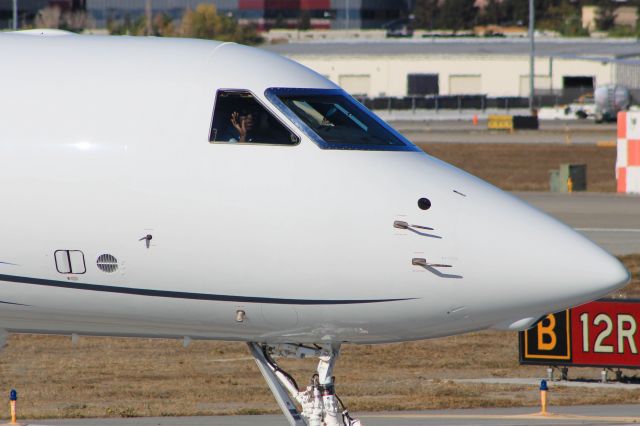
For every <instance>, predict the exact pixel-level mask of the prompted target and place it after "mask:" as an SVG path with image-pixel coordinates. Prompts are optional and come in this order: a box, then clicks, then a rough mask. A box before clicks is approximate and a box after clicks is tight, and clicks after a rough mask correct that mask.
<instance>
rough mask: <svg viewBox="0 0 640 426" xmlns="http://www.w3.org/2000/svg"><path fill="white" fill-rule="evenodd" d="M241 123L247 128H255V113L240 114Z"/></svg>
mask: <svg viewBox="0 0 640 426" xmlns="http://www.w3.org/2000/svg"><path fill="white" fill-rule="evenodd" d="M240 123H242V124H244V128H245V129H247V130H251V129H253V114H252V113H247V114H245V115H241V116H240Z"/></svg>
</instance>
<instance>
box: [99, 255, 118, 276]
mask: <svg viewBox="0 0 640 426" xmlns="http://www.w3.org/2000/svg"><path fill="white" fill-rule="evenodd" d="M96 264H97V265H98V269H100V270H101V271H103V272H106V273H108V274H111V273H113V272H115V271H117V270H118V259H116V257H115V256H113V255H111V254H101V255H100V256H98V260H97V261H96Z"/></svg>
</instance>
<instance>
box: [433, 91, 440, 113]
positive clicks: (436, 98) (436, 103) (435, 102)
mask: <svg viewBox="0 0 640 426" xmlns="http://www.w3.org/2000/svg"><path fill="white" fill-rule="evenodd" d="M439 97H440V96H439V95H436V97H435V98H434V107H435V110H436V112H438V98H439Z"/></svg>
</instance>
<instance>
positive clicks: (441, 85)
mask: <svg viewBox="0 0 640 426" xmlns="http://www.w3.org/2000/svg"><path fill="white" fill-rule="evenodd" d="M264 48H265V49H268V50H271V51H275V52H278V53H280V54H283V55H285V56H288V57H290V58H292V59H294V60H296V61H298V62H301V63H302V64H304V65H306V66H308V67H310V68H312V69H314V70H316V71H317V72H318V73H320V74H322V75H324V76H326V77H328V78H330V79H331V80H333V81H334V82H336V83H338V84H339V85H340V86H342V87H343V88H344V89H345V90H347V91H348V92H350V93H351V94H354V95H360V96H367V97H371V98H374V97H385V96H389V97H404V96H413V95H417V96H423V95H434V94H438V95H457V94H483V95H487V96H489V97H502V96H521V97H526V96H528V95H529V42H528V40H527V39H465V40H462V39H422V40H381V41H362V42H353V41H349V42H312V43H290V44H281V45H272V46H265V47H264ZM609 83H618V84H622V85H624V86H626V87H628V88H630V89H640V44H638V43H637V42H636V41H635V40H624V39H618V40H592V39H545V40H540V41H537V43H536V61H535V79H534V84H535V89H536V93H538V94H549V93H563V92H567V91H572V90H578V89H579V90H581V91H590V90H592V89H593V88H594V87H595V86H596V85H602V84H609Z"/></svg>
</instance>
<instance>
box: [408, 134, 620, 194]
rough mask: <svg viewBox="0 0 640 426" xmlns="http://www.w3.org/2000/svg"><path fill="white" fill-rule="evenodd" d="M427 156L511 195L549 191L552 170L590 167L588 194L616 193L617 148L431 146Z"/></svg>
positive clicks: (517, 145) (589, 146)
mask: <svg viewBox="0 0 640 426" xmlns="http://www.w3.org/2000/svg"><path fill="white" fill-rule="evenodd" d="M419 146H420V148H422V149H423V150H424V151H426V152H427V153H429V154H431V155H433V156H435V157H437V158H439V159H441V160H444V161H446V162H447V163H451V164H453V165H454V166H457V167H460V168H461V169H463V170H466V171H467V172H469V173H471V174H473V175H476V176H478V177H480V178H482V179H484V180H486V181H487V182H490V183H492V184H494V185H496V186H498V187H500V188H502V189H505V190H508V191H548V190H549V170H551V169H557V168H558V167H559V166H560V164H561V163H572V164H586V165H587V190H589V191H596V192H614V191H615V190H616V179H615V162H616V149H615V147H613V148H612V147H598V146H596V145H587V144H581V145H578V144H575V145H559V144H516V143H502V144H489V143H464V144H463V143H430V144H420V145H419Z"/></svg>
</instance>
